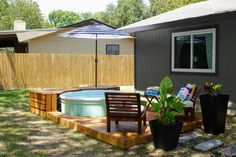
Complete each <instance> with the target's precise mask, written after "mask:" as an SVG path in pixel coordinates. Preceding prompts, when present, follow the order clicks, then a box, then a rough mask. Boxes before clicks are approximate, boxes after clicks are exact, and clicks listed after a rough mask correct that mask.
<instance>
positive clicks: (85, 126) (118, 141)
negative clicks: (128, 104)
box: [46, 112, 202, 149]
mask: <svg viewBox="0 0 236 157" xmlns="http://www.w3.org/2000/svg"><path fill="white" fill-rule="evenodd" d="M46 117H47V118H48V119H50V120H52V121H54V122H56V123H59V124H61V125H62V126H64V127H67V128H71V129H74V130H76V131H78V132H81V133H84V134H86V135H89V136H91V137H94V138H96V139H99V140H101V141H104V142H106V143H109V144H112V145H115V146H118V147H120V148H121V149H127V148H129V147H132V146H136V145H140V144H144V143H149V142H151V141H152V136H151V132H150V128H149V125H148V123H147V125H146V126H142V132H143V133H142V134H138V133H137V129H138V125H137V123H135V122H119V125H115V123H114V122H111V132H110V133H108V132H107V131H106V117H95V118H91V117H74V116H66V115H64V114H63V113H61V112H47V113H46ZM151 119H155V116H154V115H153V114H152V113H151V112H148V113H147V121H148V120H151ZM201 125H202V120H201V119H200V118H196V119H195V121H193V122H185V123H184V125H183V128H182V132H186V131H189V130H193V129H194V128H197V127H200V126H201Z"/></svg>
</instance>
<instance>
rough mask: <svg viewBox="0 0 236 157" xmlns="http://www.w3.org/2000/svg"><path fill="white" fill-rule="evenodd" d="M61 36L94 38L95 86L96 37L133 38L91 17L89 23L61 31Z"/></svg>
mask: <svg viewBox="0 0 236 157" xmlns="http://www.w3.org/2000/svg"><path fill="white" fill-rule="evenodd" d="M60 36H62V37H71V38H86V39H94V40H95V86H96V87H97V64H98V48H97V44H98V39H126V38H134V37H133V36H131V35H129V34H128V33H125V32H122V31H119V30H116V29H114V28H113V27H111V26H108V25H106V24H104V23H101V22H99V21H97V20H94V19H92V23H90V25H86V26H82V27H79V28H77V29H73V30H71V31H68V32H64V33H61V34H60Z"/></svg>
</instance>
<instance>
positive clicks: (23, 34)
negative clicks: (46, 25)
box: [0, 28, 57, 43]
mask: <svg viewBox="0 0 236 157" xmlns="http://www.w3.org/2000/svg"><path fill="white" fill-rule="evenodd" d="M56 30H57V29H54V28H53V29H27V30H2V31H0V41H1V42H4V41H8V42H12V43H15V42H17V41H18V42H22V41H27V40H29V39H32V38H36V37H39V36H42V35H46V34H49V33H52V32H55V31H56Z"/></svg>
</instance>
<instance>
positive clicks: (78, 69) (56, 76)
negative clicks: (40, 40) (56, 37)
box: [0, 53, 134, 89]
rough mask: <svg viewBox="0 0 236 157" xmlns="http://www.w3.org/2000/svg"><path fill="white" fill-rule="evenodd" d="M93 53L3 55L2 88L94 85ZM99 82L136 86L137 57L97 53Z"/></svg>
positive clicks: (0, 63)
mask: <svg viewBox="0 0 236 157" xmlns="http://www.w3.org/2000/svg"><path fill="white" fill-rule="evenodd" d="M94 59H95V58H94V55H81V54H80V55H79V54H32V53H29V54H9V53H8V54H7V53H2V54H0V88H2V89H14V88H63V87H78V86H83V85H85V86H86V85H89V86H92V85H94V82H95V79H94V77H95V62H94ZM98 59H99V62H98V85H118V86H120V85H133V84H134V56H133V55H120V56H110V55H109V56H107V55H99V56H98Z"/></svg>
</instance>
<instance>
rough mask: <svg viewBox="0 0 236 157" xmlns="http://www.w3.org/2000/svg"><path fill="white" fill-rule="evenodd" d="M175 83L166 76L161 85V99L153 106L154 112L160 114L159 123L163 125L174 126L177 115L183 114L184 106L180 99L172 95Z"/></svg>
mask: <svg viewBox="0 0 236 157" xmlns="http://www.w3.org/2000/svg"><path fill="white" fill-rule="evenodd" d="M172 92H173V83H172V80H171V79H170V78H169V77H168V76H166V77H165V78H164V79H163V80H162V81H161V84H160V99H159V102H158V103H153V104H152V110H153V112H155V113H158V119H157V120H158V122H159V123H161V124H166V125H170V124H174V123H175V115H176V114H177V113H181V112H183V107H184V104H183V103H182V102H181V101H180V99H179V98H178V97H176V96H175V95H172Z"/></svg>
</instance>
